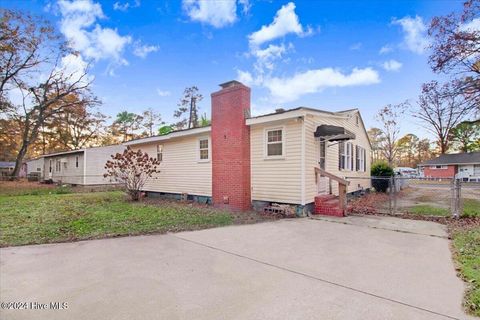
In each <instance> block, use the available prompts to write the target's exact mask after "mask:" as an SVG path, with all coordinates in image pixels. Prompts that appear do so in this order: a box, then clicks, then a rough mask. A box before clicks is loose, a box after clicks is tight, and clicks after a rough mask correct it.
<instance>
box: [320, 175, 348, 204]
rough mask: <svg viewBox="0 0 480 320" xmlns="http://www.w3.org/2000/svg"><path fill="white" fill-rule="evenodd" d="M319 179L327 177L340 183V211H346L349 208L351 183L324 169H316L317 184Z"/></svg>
mask: <svg viewBox="0 0 480 320" xmlns="http://www.w3.org/2000/svg"><path fill="white" fill-rule="evenodd" d="M318 177H326V178H328V179H330V181H332V180H333V181H335V182H337V183H338V200H339V202H340V209H342V210H345V208H346V207H347V186H348V185H349V184H350V181H348V180H345V179H343V178H341V177H339V176H336V175H334V174H332V173H330V172H328V171H325V170H324V169H321V168H318V167H315V183H316V184H317V183H318Z"/></svg>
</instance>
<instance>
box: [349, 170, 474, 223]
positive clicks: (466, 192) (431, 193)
mask: <svg viewBox="0 0 480 320" xmlns="http://www.w3.org/2000/svg"><path fill="white" fill-rule="evenodd" d="M353 179H359V178H358V177H355V178H353V177H346V180H353ZM365 179H369V180H371V184H372V188H371V189H370V190H368V191H367V192H362V193H357V194H353V195H352V196H350V197H349V203H348V211H349V212H350V213H364V214H368V213H373V214H374V213H387V214H415V215H424V216H445V217H446V216H453V217H459V216H477V215H480V182H463V181H461V180H458V179H453V178H418V177H404V176H393V177H366V178H365Z"/></svg>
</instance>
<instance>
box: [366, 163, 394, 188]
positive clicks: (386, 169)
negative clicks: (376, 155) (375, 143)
mask: <svg viewBox="0 0 480 320" xmlns="http://www.w3.org/2000/svg"><path fill="white" fill-rule="evenodd" d="M393 174H394V173H393V168H392V167H390V166H389V165H388V163H386V162H376V163H374V164H372V168H371V169H370V175H371V176H372V177H385V178H380V179H375V178H372V187H373V188H375V191H377V192H386V191H387V189H388V184H389V180H388V179H387V178H388V177H391V176H393Z"/></svg>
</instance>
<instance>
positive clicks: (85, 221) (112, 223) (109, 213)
mask: <svg viewBox="0 0 480 320" xmlns="http://www.w3.org/2000/svg"><path fill="white" fill-rule="evenodd" d="M52 191H53V190H52ZM45 192H47V191H45ZM45 192H40V193H38V194H34V195H14V196H12V195H0V246H2V247H4V246H15V245H25V244H39V243H49V242H62V241H72V240H80V239H91V238H102V237H112V236H119V235H136V234H146V233H162V232H167V231H180V230H193V229H200V228H208V227H215V226H224V225H228V224H231V223H233V219H234V217H233V216H232V215H231V214H229V213H227V212H222V211H218V210H213V209H210V208H208V207H199V206H193V205H188V204H177V203H171V202H161V203H160V204H149V203H133V202H130V201H127V200H126V199H125V196H124V194H123V193H122V192H119V191H114V192H96V193H69V194H63V193H62V192H60V194H58V193H45Z"/></svg>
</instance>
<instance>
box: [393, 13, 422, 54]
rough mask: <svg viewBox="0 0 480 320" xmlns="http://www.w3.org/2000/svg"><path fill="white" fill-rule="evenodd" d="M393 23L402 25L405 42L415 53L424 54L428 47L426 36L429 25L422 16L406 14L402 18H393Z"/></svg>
mask: <svg viewBox="0 0 480 320" xmlns="http://www.w3.org/2000/svg"><path fill="white" fill-rule="evenodd" d="M392 24H394V25H400V26H401V27H402V29H403V32H404V34H405V35H404V44H405V45H406V47H407V48H408V49H409V50H410V51H412V52H415V53H418V54H422V53H424V52H425V50H426V49H427V47H428V45H429V42H428V39H427V37H426V32H427V27H426V25H425V23H424V22H423V19H422V17H420V16H415V18H412V17H409V16H406V17H403V18H402V19H393V20H392Z"/></svg>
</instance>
